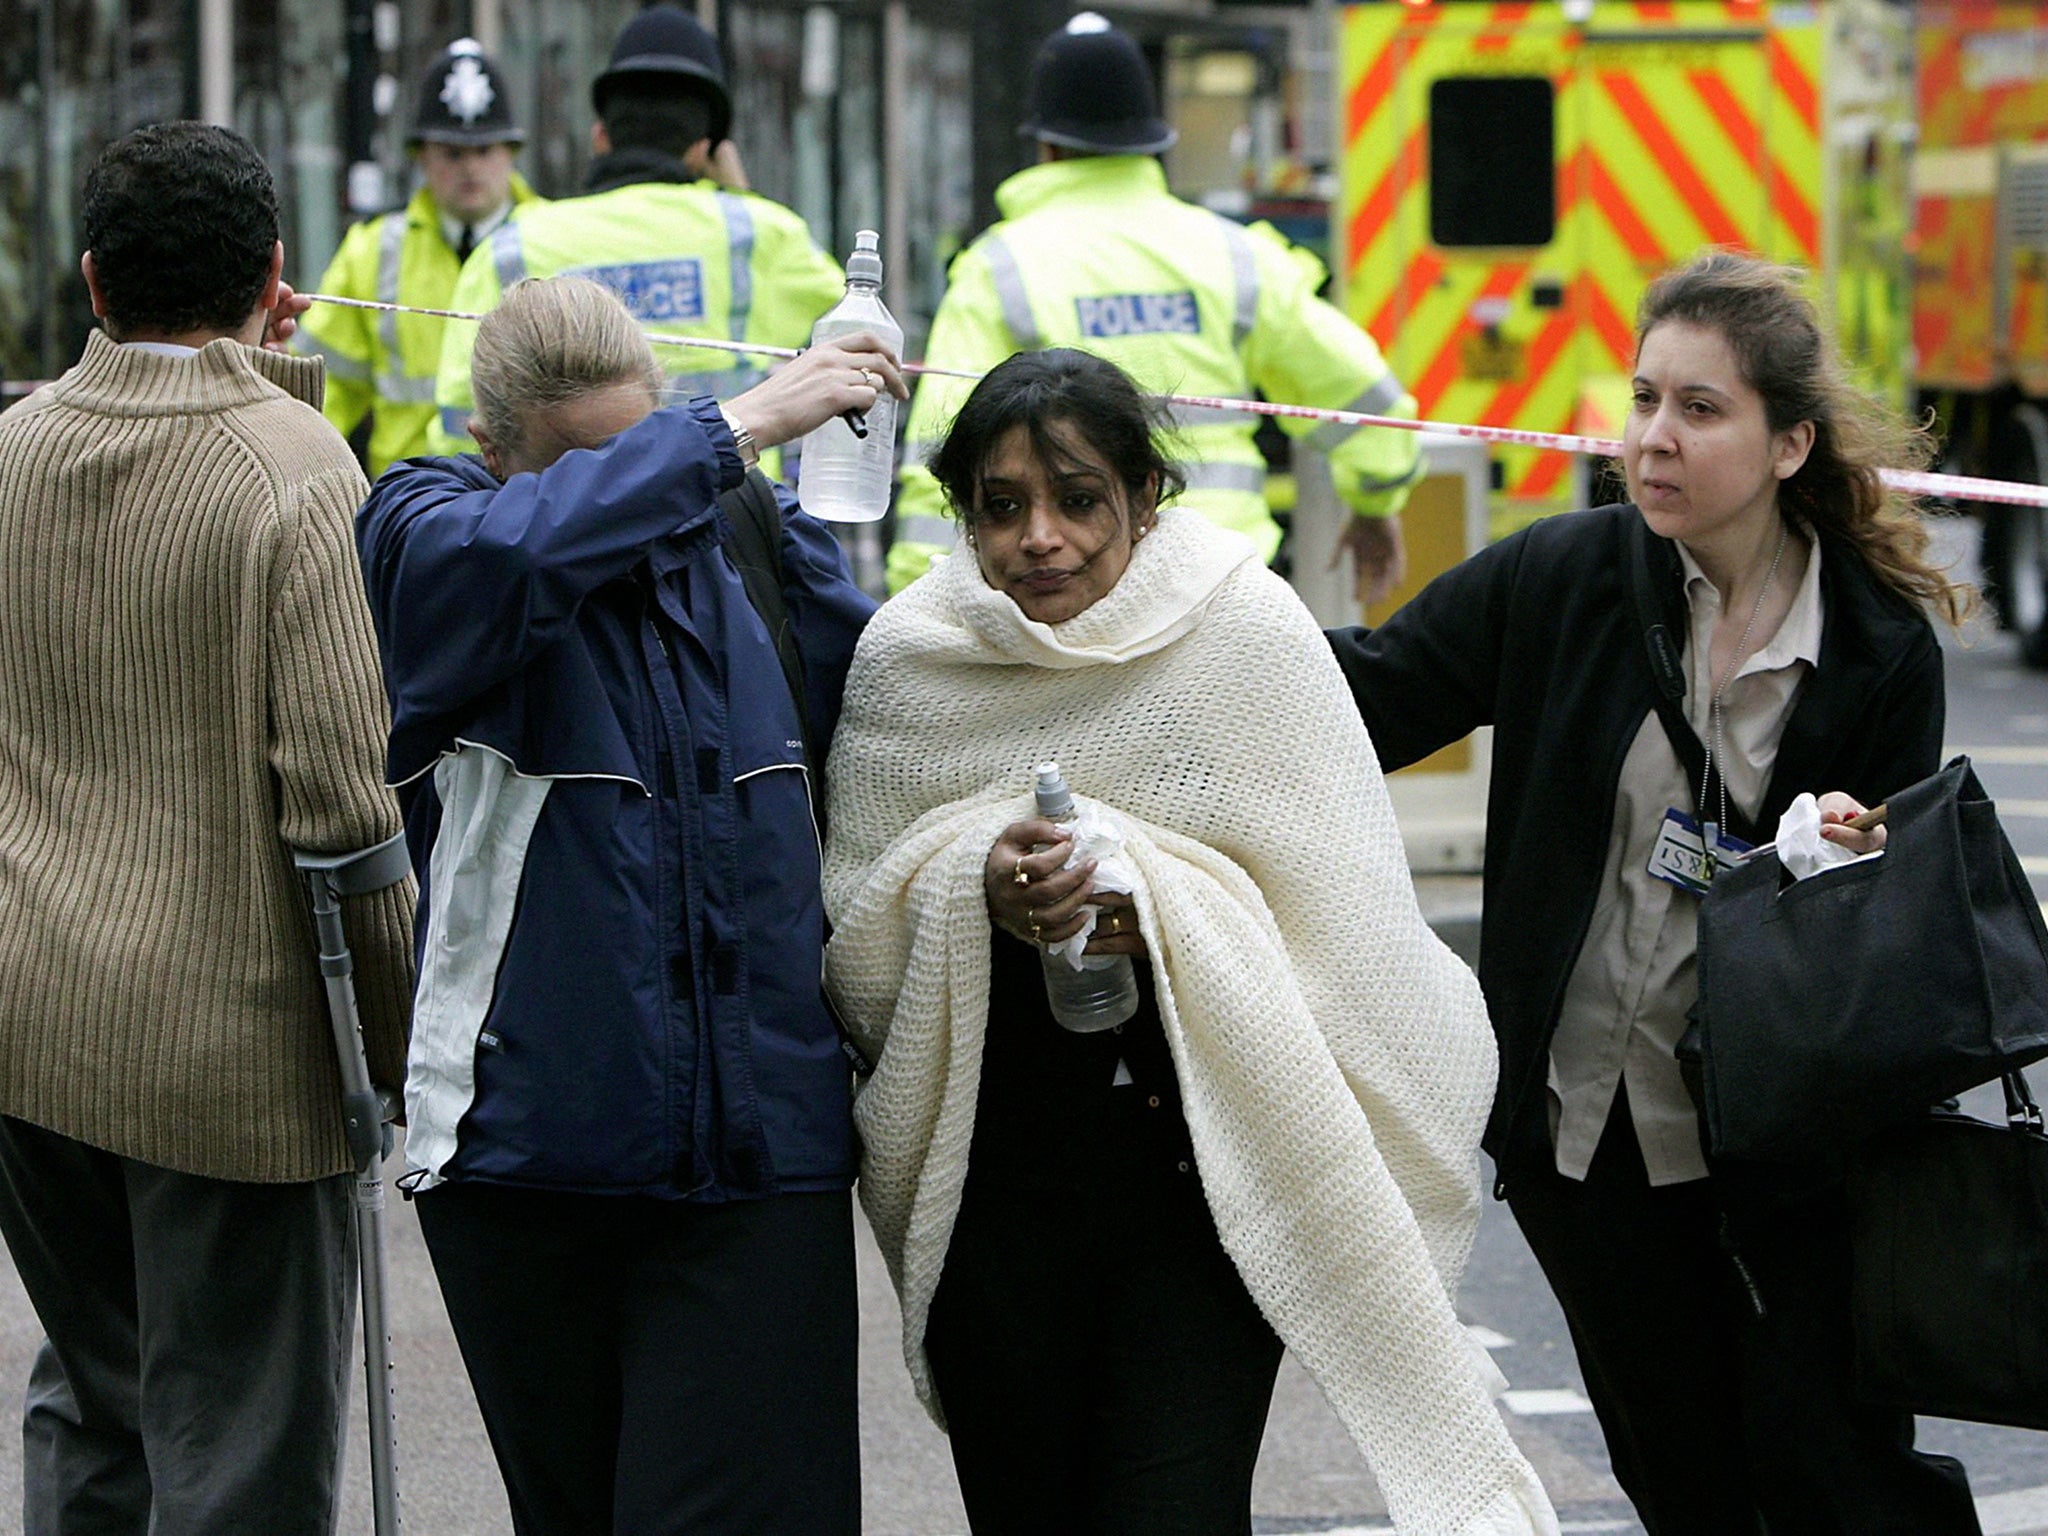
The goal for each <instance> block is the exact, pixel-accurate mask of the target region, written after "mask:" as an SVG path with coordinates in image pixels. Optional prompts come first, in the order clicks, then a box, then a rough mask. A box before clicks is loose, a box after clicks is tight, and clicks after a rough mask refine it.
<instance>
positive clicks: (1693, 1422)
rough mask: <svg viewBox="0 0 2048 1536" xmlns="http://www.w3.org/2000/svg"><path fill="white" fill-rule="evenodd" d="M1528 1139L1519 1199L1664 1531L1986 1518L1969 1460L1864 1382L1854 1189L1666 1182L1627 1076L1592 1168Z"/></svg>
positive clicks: (1615, 1450) (1636, 1483)
mask: <svg viewBox="0 0 2048 1536" xmlns="http://www.w3.org/2000/svg"><path fill="white" fill-rule="evenodd" d="M1519 1151H1520V1154H1521V1155H1520V1156H1519V1157H1518V1158H1517V1159H1516V1162H1515V1164H1514V1166H1513V1175H1512V1177H1511V1178H1510V1180H1509V1183H1508V1204H1509V1206H1510V1208H1511V1209H1512V1210H1513V1211H1514V1214H1515V1219H1516V1221H1517V1222H1519V1223H1520V1225H1521V1228H1522V1231H1523V1234H1524V1235H1525V1236H1526V1237H1527V1238H1528V1240H1529V1246H1530V1247H1531V1248H1532V1249H1534V1250H1535V1253H1536V1257H1537V1260H1538V1261H1539V1262H1540V1263H1541V1264H1542V1266H1543V1272H1544V1274H1545V1276H1546V1277H1548V1279H1549V1281H1550V1284H1551V1288H1552V1289H1553V1290H1554V1291H1556V1293H1557V1298H1558V1301H1559V1302H1560V1303H1561V1304H1562V1305H1563V1308H1564V1313H1565V1318H1566V1320H1567V1321H1568V1322H1569V1323H1570V1325H1571V1332H1572V1343H1573V1344H1574V1346H1575V1347H1576V1348H1577V1350H1578V1355H1579V1366H1580V1369H1581V1370H1582V1371H1583V1373H1584V1375H1585V1378H1586V1388H1587V1392H1588V1394H1589V1395H1590V1396H1591V1397H1592V1400H1593V1407H1594V1409H1595V1411H1596V1412H1597V1413H1598V1415H1599V1418H1600V1427H1601V1429H1602V1430H1603V1431H1604V1432H1605V1434H1606V1437H1607V1448H1608V1453H1609V1455H1610V1456H1611V1457H1612V1459H1613V1463H1614V1474H1615V1477H1616V1478H1617V1479H1618V1480H1619V1481H1620V1483H1621V1486H1622V1488H1623V1489H1624V1490H1625V1491H1626V1492H1627V1494H1628V1496H1629V1498H1630V1499H1631V1500H1632V1501H1633V1502H1634V1504H1635V1506H1636V1511H1637V1513H1638V1514H1639V1515H1641V1517H1642V1521H1643V1524H1644V1526H1645V1528H1646V1529H1647V1530H1648V1531H1649V1533H1650V1536H1763V1533H1768V1536H1977V1533H1978V1523H1977V1513H1976V1506H1975V1504H1974V1503H1973V1502H1972V1500H1971V1497H1970V1486H1969V1479H1968V1478H1967V1477H1966V1476H1965V1474H1964V1472H1963V1468H1962V1466H1961V1464H1960V1463H1958V1462H1956V1461H1954V1460H1953V1459H1951V1458H1949V1457H1945V1456H1929V1455H1924V1454H1922V1453H1920V1452H1917V1451H1915V1450H1914V1449H1913V1417H1912V1415H1911V1414H1908V1413H1901V1412H1898V1411H1895V1410H1892V1409H1885V1408H1871V1407H1866V1406H1864V1405H1862V1404H1860V1403H1858V1402H1856V1401H1855V1400H1854V1398H1853V1397H1852V1396H1851V1393H1850V1361H1851V1349H1852V1344H1853V1340H1852V1337H1851V1332H1850V1319H1849V1237H1848V1213H1847V1209H1846V1204H1845V1201H1844V1198H1843V1196H1842V1194H1841V1192H1840V1190H1839V1189H1838V1188H1835V1189H1830V1190H1827V1191H1824V1192H1822V1193H1819V1194H1815V1195H1811V1196H1808V1197H1805V1198H1801V1199H1797V1200H1790V1201H1783V1200H1774V1201H1766V1200H1763V1199H1760V1198H1753V1197H1744V1196H1740V1195H1737V1194H1735V1193H1733V1192H1731V1191H1729V1190H1728V1189H1726V1188H1724V1187H1722V1186H1721V1185H1720V1183H1719V1181H1716V1180H1700V1181H1698V1182H1695V1183H1687V1184H1676V1185H1666V1186H1663V1187H1661V1188H1654V1189H1653V1188H1652V1187H1651V1186H1650V1182H1649V1177H1648V1175H1647V1173H1646V1172H1645V1171H1644V1167H1643V1158H1642V1152H1641V1149H1640V1148H1639V1147H1638V1145H1637V1143H1636V1137H1635V1129H1634V1126H1633V1125H1632V1123H1631V1122H1630V1120H1629V1114H1628V1101H1627V1096H1626V1094H1625V1093H1622V1094H1617V1095H1616V1100H1615V1106H1614V1110H1613V1112H1612V1114H1611V1115H1610V1116H1609V1118H1608V1122H1607V1127H1606V1130H1605V1132H1604V1133H1603V1135H1602V1137H1601V1141H1600V1146H1599V1150H1598V1151H1597V1152H1596V1153H1595V1154H1594V1157H1593V1163H1592V1166H1591V1168H1590V1169H1589V1170H1588V1174H1587V1177H1586V1179H1585V1181H1584V1182H1583V1183H1582V1182H1580V1181H1578V1180H1575V1179H1567V1178H1565V1177H1563V1176H1562V1175H1560V1174H1559V1173H1558V1172H1557V1171H1556V1164H1555V1161H1554V1160H1553V1158H1552V1156H1551V1153H1550V1148H1549V1145H1548V1141H1547V1139H1545V1140H1543V1141H1542V1142H1540V1143H1536V1144H1530V1145H1525V1146H1523V1147H1522V1148H1520V1149H1519Z"/></svg>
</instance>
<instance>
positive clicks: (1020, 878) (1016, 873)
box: [1010, 854, 1031, 885]
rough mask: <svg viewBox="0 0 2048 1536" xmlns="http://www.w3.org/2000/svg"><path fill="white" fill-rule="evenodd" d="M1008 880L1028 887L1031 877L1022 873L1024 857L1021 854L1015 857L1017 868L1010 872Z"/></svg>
mask: <svg viewBox="0 0 2048 1536" xmlns="http://www.w3.org/2000/svg"><path fill="white" fill-rule="evenodd" d="M1010 878H1011V879H1012V880H1014V881H1016V882H1017V883H1018V884H1019V885H1029V884H1030V883H1031V877H1030V876H1029V875H1027V874H1025V873H1024V856H1023V855H1022V854H1019V855H1018V856H1017V867H1016V869H1014V870H1012V871H1011V873H1010Z"/></svg>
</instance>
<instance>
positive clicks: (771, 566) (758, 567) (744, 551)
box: [718, 469, 819, 782]
mask: <svg viewBox="0 0 2048 1536" xmlns="http://www.w3.org/2000/svg"><path fill="white" fill-rule="evenodd" d="M718 504H719V506H721V507H722V508H724V509H725V526H726V529H727V534H726V541H725V551H726V553H727V554H728V555H730V556H731V557H732V563H733V565H734V566H735V567H737V568H738V570H739V573H740V581H741V582H742V583H744V584H745V586H746V589H747V601H748V602H750V603H752V604H753V605H754V612H756V613H758V614H759V615H760V616H761V622H762V623H763V624H765V625H766V626H767V628H768V638H769V639H770V640H772V641H774V642H775V655H776V659H777V660H779V661H780V662H781V663H782V677H783V681H784V682H786V683H787V684H788V685H789V697H790V702H791V703H793V704H794V705H795V706H796V721H797V730H798V734H800V735H801V736H802V737H803V743H804V766H805V767H806V768H808V769H809V770H810V773H811V778H812V781H813V782H816V781H817V779H818V769H819V763H818V761H817V759H816V758H815V757H814V756H813V755H812V752H811V712H810V709H809V708H808V707H807V705H806V702H805V701H806V700H807V699H808V698H809V697H810V695H809V693H808V692H807V691H806V690H805V688H804V656H803V651H802V649H801V648H800V647H799V646H798V645H797V638H796V626H795V625H794V624H792V623H791V622H790V618H789V604H788V603H787V602H785V601H784V599H783V596H782V508H781V506H780V505H778V504H777V502H776V500H775V488H774V487H773V486H772V485H770V484H769V483H768V477H767V476H765V475H763V474H762V473H761V472H760V471H759V470H758V469H755V470H749V471H748V472H747V478H746V479H745V480H744V481H742V482H741V483H740V484H739V485H737V486H735V487H734V488H733V489H731V490H729V491H726V492H723V493H722V494H721V495H720V496H719V498H718Z"/></svg>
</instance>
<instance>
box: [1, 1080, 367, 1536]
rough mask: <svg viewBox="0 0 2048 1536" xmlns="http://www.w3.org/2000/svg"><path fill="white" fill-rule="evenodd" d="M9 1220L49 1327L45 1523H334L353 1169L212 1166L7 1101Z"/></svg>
mask: <svg viewBox="0 0 2048 1536" xmlns="http://www.w3.org/2000/svg"><path fill="white" fill-rule="evenodd" d="M0 1227H4V1229H5V1231H6V1236H7V1242H8V1247H9V1249H10V1251H11V1252H12V1253H13V1256H14V1261H15V1267H16V1269H17V1270H18V1271H19V1272H20V1274H21V1277H22V1283H23V1285H24V1287H25V1288H26V1289H27V1291H28V1293H29V1298H30V1300H31V1301H32V1302H33V1303H34V1304H35V1307H36V1313H37V1317H38V1319H39V1320H40V1321H41V1322H42V1324H43V1327H44V1329H45V1331H46V1332H47V1333H48V1335H49V1339H48V1343H47V1344H46V1345H45V1348H44V1351H43V1353H42V1354H41V1355H40V1356H39V1358H38V1361H37V1367H36V1370H35V1372H34V1374H33V1375H32V1377H31V1381H30V1393H29V1413H28V1418H27V1422H26V1425H25V1429H24V1449H25V1462H26V1471H25V1482H26V1485H27V1486H26V1494H25V1499H24V1504H25V1521H24V1524H25V1527H26V1529H27V1530H28V1531H29V1532H31V1533H33V1536H46V1533H49V1536H74V1533H80V1536H82V1533H86V1532H92V1533H99V1532H116V1531H121V1532H125V1531H131V1530H142V1529H145V1528H146V1529H147V1530H149V1531H150V1532H151V1533H152V1536H211V1533H215V1532H218V1533H223V1536H225V1533H230V1532H235V1533H239V1532H246V1531H252V1530H261V1531H264V1532H266V1533H268V1532H277V1533H279V1536H328V1533H331V1532H332V1530H333V1529H334V1521H335V1516H336V1512H337V1492H338V1481H339V1461H340V1445H341V1424H342V1414H341V1401H342V1398H341V1394H342V1387H343V1383H344V1381H345V1379H346V1376H347V1371H348V1362H349V1358H350V1344H351V1340H352V1327H351V1322H352V1318H353V1316H354V1297H355V1276H354V1267H353V1260H354V1254H353V1244H352V1241H351V1233H350V1224H349V1206H348V1180H347V1178H345V1177H343V1178H335V1179H322V1180H318V1181H316V1182H313V1183H304V1184H245V1183H238V1182H234V1181H230V1180H223V1179H209V1178H201V1177H198V1176H196V1175H192V1174H184V1173H176V1172H172V1171H170V1170H168V1169H163V1168H155V1167H151V1166H149V1165H147V1164H143V1163H137V1162H134V1161H132V1160H129V1159H126V1158H118V1157H115V1156H113V1155H112V1154H111V1153H107V1152H102V1151H100V1150H98V1149H96V1148H93V1147H88V1146H86V1145H85V1144H84V1143H82V1142H77V1141H73V1140H71V1139H70V1138H69V1137H64V1136H59V1135H56V1134H55V1133H53V1132H50V1131H46V1130H42V1129H40V1128H39V1127H36V1126H32V1125H28V1124H27V1123H25V1122H23V1121H19V1120H13V1119H6V1118H0ZM138 1499H139V1500H140V1506H139V1508H138V1507H137V1504H136V1501H137V1500H138Z"/></svg>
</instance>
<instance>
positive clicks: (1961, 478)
mask: <svg viewBox="0 0 2048 1536" xmlns="http://www.w3.org/2000/svg"><path fill="white" fill-rule="evenodd" d="M299 297H301V298H303V299H307V300H309V301H311V302H312V303H315V304H331V305H335V306H337V307H339V308H343V309H369V310H379V311H383V312H385V313H390V314H400V315H427V316H430V317H433V318H436V319H441V320H470V321H476V320H481V319H483V316H482V315H480V314H476V313H472V312H470V311H467V310H460V309H430V308H427V307H426V306H424V305H418V304H391V303H386V302H385V301H383V300H381V299H352V298H344V297H342V296H340V295H339V294H331V293H306V294H301V295H299ZM646 334H647V339H648V340H649V341H650V342H652V343H654V344H655V345H657V346H665V347H689V348H692V349H694V350H697V351H704V352H728V353H738V354H740V355H743V356H754V357H774V358H780V359H783V360H784V361H787V360H788V359H790V358H793V357H796V356H797V355H798V354H799V352H800V351H801V350H802V349H801V348H798V347H771V346H768V345H766V344H764V343H761V342H752V341H722V340H719V339H717V338H715V337H709V336H677V335H673V334H670V333H667V332H663V331H648V332H647V333H646ZM903 371H904V372H905V373H909V374H936V375H939V376H941V377H944V378H949V379H966V380H969V381H973V380H977V379H979V378H980V377H981V375H980V374H978V373H966V372H962V371H960V370H959V369H954V368H934V367H932V366H930V365H929V364H925V363H905V364H904V365H903ZM19 387H20V386H17V385H0V390H6V391H7V392H10V393H12V392H14V391H15V390H16V389H17V388H19ZM33 387H34V385H32V384H31V385H28V386H27V387H26V388H22V389H21V392H22V393H26V392H27V388H33ZM1156 398H1158V399H1160V400H1163V401H1165V402H1166V403H1167V404H1169V405H1183V406H1194V407H1197V408H1202V409H1207V410H1214V411H1235V412H1239V413H1242V414H1244V415H1247V416H1274V417H1281V418H1287V419H1292V420H1297V421H1315V422H1322V423H1324V424H1326V425H1334V426H1344V427H1391V428H1393V429H1395V430H1397V431H1401V432H1435V433H1440V434H1442V435H1444V436H1447V437H1463V438H1470V439H1472V440H1474V441H1477V442H1482V443H1500V444H1505V445H1507V446H1509V447H1515V448H1538V449H1546V450H1549V451H1551V452H1556V453H1578V454H1585V455H1588V456H1590V457H1593V458H1603V459H1611V458H1615V457H1618V456H1619V455H1620V453H1621V444H1620V443H1619V442H1618V441H1616V440H1615V439H1614V438H1611V437H1582V436H1580V435H1578V434H1576V433H1572V432H1530V431H1526V430H1523V429H1522V428H1519V427H1482V426H1476V425H1472V424H1469V423H1465V422H1455V421H1417V420H1415V419H1414V418H1413V417H1409V416H1375V415H1372V414H1371V413H1369V412H1366V411H1341V410H1331V409H1326V408H1324V407H1321V406H1312V405H1289V404H1286V403H1285V402H1283V401H1277V400H1239V399H1235V398H1233V397H1230V396H1226V395H1177V394H1176V395H1160V396H1157V397H1156ZM1879 474H1880V475H1881V477H1882V478H1883V480H1884V483H1885V484H1886V485H1887V486H1889V487H1891V488H1892V489H1893V490H1895V491H1900V492H1903V493H1904V494H1906V495H1908V496H1927V497H1932V498H1935V499H1937V500H1947V501H1991V502H2000V503H2003V504H2005V505H2009V506H2017V507H2048V486H2040V485H2023V484H2021V483H2020V482H2019V481H2016V480H1988V479H1985V478H1983V477H1982V476H1978V475H1941V474H1933V473H1929V472H1926V471H1922V470H1911V469H1886V470H1881V471H1879Z"/></svg>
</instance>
